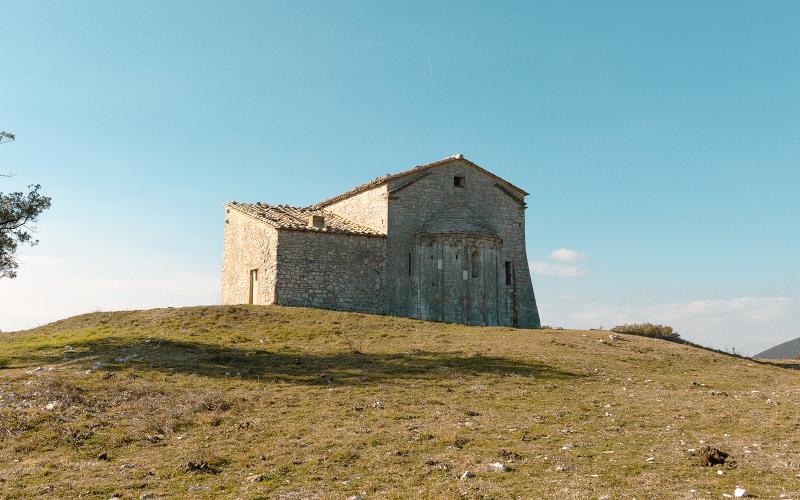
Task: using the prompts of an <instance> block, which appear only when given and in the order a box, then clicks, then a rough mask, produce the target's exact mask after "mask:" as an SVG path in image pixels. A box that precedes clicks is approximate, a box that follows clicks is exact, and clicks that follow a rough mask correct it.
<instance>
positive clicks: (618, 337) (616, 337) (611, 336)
mask: <svg viewBox="0 0 800 500" xmlns="http://www.w3.org/2000/svg"><path fill="white" fill-rule="evenodd" d="M608 338H610V339H611V340H613V341H614V342H616V341H618V340H622V337H620V336H619V335H617V334H615V333H612V334H611V335H609V336H608Z"/></svg>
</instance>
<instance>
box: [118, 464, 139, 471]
mask: <svg viewBox="0 0 800 500" xmlns="http://www.w3.org/2000/svg"><path fill="white" fill-rule="evenodd" d="M134 467H136V466H135V465H133V464H122V465H121V466H120V470H124V469H133V468H134Z"/></svg>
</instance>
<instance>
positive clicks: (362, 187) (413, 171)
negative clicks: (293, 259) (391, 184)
mask: <svg viewBox="0 0 800 500" xmlns="http://www.w3.org/2000/svg"><path fill="white" fill-rule="evenodd" d="M454 161H461V162H464V163H466V164H467V165H469V166H471V167H473V168H475V169H478V170H480V171H481V172H483V173H484V174H486V175H488V176H489V177H492V178H494V179H496V180H498V181H501V182H503V183H504V184H506V185H508V186H509V187H511V188H512V189H514V190H516V191H518V192H519V193H520V194H522V196H527V195H528V194H529V193H528V192H527V191H525V190H524V189H522V188H520V187H517V186H515V185H514V184H511V183H510V182H508V181H507V180H505V179H503V178H501V177H498V176H497V175H495V174H493V173H491V172H489V171H488V170H486V169H485V168H483V167H481V166H480V165H477V164H475V163H472V162H471V161H469V160H467V159H466V158H464V156H463V155H460V154H459V155H453V156H448V157H447V158H442V159H441V160H437V161H434V162H431V163H426V164H424V165H417V166H416V167H414V168H410V169H408V170H404V171H402V172H398V173H396V174H386V175H382V176H380V177H376V178H375V179H372V180H371V181H369V182H366V183H364V184H361V185H360V186H356V187H355V188H353V189H351V190H350V191H346V192H344V193H342V194H339V195H336V196H334V197H333V198H328V199H327V200H324V201H321V202H319V203H316V204H314V205H311V208H324V207H325V206H327V205H330V204H331V203H335V202H337V201H340V200H344V199H345V198H349V197H351V196H353V195H355V194H358V193H360V192H362V191H366V190H367V189H370V188H372V187H375V186H380V185H381V184H383V183H385V182H388V181H391V180H394V179H399V178H401V177H406V176H408V175H413V174H418V173H422V172H426V171H428V170H430V169H432V168H434V167H439V166H441V165H445V164H447V163H451V162H454Z"/></svg>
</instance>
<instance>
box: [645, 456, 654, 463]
mask: <svg viewBox="0 0 800 500" xmlns="http://www.w3.org/2000/svg"><path fill="white" fill-rule="evenodd" d="M654 460H655V457H647V458H646V459H645V462H653V461H654Z"/></svg>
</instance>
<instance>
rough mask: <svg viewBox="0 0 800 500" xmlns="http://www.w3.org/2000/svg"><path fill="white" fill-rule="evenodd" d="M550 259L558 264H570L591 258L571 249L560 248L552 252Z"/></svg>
mask: <svg viewBox="0 0 800 500" xmlns="http://www.w3.org/2000/svg"><path fill="white" fill-rule="evenodd" d="M550 258H551V259H552V260H555V261H557V262H565V263H569V262H580V261H582V260H586V259H588V258H589V256H588V255H586V254H585V253H581V252H579V251H577V250H573V249H571V248H558V249H556V250H553V251H552V252H550Z"/></svg>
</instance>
